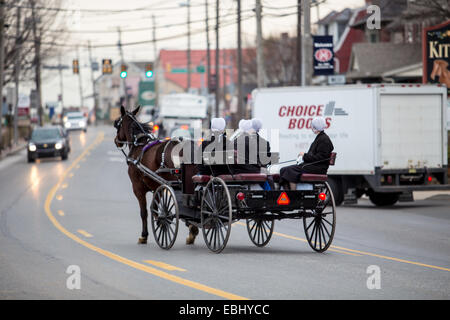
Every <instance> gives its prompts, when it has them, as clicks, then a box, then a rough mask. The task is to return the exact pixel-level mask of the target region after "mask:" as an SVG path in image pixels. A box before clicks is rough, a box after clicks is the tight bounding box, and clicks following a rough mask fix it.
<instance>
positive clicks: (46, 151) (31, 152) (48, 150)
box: [28, 126, 70, 162]
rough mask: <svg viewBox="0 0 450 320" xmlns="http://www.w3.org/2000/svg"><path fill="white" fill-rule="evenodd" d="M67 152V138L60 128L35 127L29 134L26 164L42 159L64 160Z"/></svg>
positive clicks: (68, 146)
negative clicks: (58, 158) (55, 158)
mask: <svg viewBox="0 0 450 320" xmlns="http://www.w3.org/2000/svg"><path fill="white" fill-rule="evenodd" d="M69 152H70V142H69V136H68V134H67V132H66V131H65V130H64V129H63V128H62V127H61V126H48V127H36V128H35V129H34V130H33V132H32V133H31V137H30V140H29V142H28V162H34V160H36V159H38V158H44V157H61V158H62V160H66V159H67V157H68V155H69Z"/></svg>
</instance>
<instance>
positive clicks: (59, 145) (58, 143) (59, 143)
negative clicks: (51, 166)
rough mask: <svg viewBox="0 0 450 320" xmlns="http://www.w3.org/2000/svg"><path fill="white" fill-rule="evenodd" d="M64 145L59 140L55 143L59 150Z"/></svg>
mask: <svg viewBox="0 0 450 320" xmlns="http://www.w3.org/2000/svg"><path fill="white" fill-rule="evenodd" d="M62 147H63V144H62V143H61V142H57V143H56V144H55V149H56V150H59V149H61V148H62Z"/></svg>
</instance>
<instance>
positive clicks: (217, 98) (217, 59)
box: [215, 0, 220, 118]
mask: <svg viewBox="0 0 450 320" xmlns="http://www.w3.org/2000/svg"><path fill="white" fill-rule="evenodd" d="M219 22H220V21H219V0H216V57H215V58H216V61H215V62H216V72H215V75H216V110H215V111H216V118H217V117H218V116H219V97H220V94H219V93H220V77H219V74H220V72H219V58H220V57H219V48H220V46H219Z"/></svg>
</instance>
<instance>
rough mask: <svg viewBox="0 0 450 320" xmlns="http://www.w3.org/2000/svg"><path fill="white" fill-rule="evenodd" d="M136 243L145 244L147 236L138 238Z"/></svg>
mask: <svg viewBox="0 0 450 320" xmlns="http://www.w3.org/2000/svg"><path fill="white" fill-rule="evenodd" d="M138 244H147V238H139V240H138Z"/></svg>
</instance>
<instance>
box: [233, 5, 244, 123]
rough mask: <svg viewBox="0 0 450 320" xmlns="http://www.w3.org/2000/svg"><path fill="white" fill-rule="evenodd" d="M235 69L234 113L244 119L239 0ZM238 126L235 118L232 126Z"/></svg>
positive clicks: (239, 6) (238, 6) (238, 7)
mask: <svg viewBox="0 0 450 320" xmlns="http://www.w3.org/2000/svg"><path fill="white" fill-rule="evenodd" d="M237 41H238V43H237V68H238V104H237V109H238V112H237V113H236V115H237V117H238V118H240V119H244V117H245V110H244V108H243V106H242V102H243V88H242V41H241V0H237ZM237 124H238V122H237V119H236V116H235V122H234V126H235V127H236V126H237Z"/></svg>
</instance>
